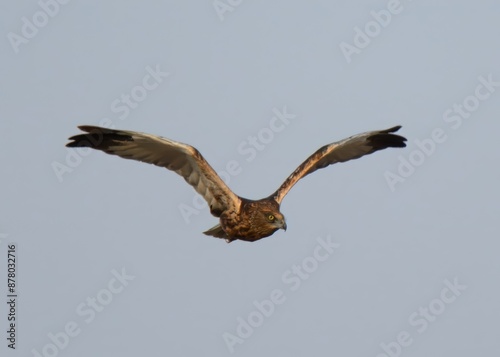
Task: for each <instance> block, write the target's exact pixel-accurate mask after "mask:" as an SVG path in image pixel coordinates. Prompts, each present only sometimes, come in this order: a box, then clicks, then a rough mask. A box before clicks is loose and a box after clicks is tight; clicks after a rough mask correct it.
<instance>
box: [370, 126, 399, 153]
mask: <svg viewBox="0 0 500 357" xmlns="http://www.w3.org/2000/svg"><path fill="white" fill-rule="evenodd" d="M399 129H401V125H397V126H395V127H392V128H389V129H386V130H381V131H379V132H377V133H376V134H374V135H372V136H370V137H369V138H368V141H369V142H370V144H371V145H372V146H373V148H374V149H375V150H382V149H386V148H389V147H391V148H404V147H406V143H405V141H406V138H405V137H404V136H401V135H396V134H391V133H394V132H396V131H398V130H399Z"/></svg>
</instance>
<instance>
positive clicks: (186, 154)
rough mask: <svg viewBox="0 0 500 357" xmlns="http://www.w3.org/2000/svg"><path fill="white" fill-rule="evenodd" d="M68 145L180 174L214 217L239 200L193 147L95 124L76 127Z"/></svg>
mask: <svg viewBox="0 0 500 357" xmlns="http://www.w3.org/2000/svg"><path fill="white" fill-rule="evenodd" d="M79 128H80V129H81V130H82V131H85V132H86V133H87V134H80V135H75V136H72V137H71V138H69V140H72V141H71V142H69V143H68V144H66V146H68V147H90V148H92V149H97V150H101V151H104V152H105V153H108V154H112V155H118V156H120V157H123V158H125V159H132V160H138V161H142V162H147V163H149V164H154V165H157V166H161V167H165V168H167V169H169V170H172V171H175V172H176V173H178V174H179V175H181V176H182V177H183V178H184V180H186V182H187V183H189V184H190V185H191V186H193V187H194V189H195V190H196V192H198V193H199V194H200V195H202V196H203V198H204V199H205V200H206V201H207V203H208V205H209V207H210V211H211V212H212V214H213V215H214V216H216V217H219V216H220V214H221V213H222V212H223V211H225V210H227V209H234V210H235V211H238V210H239V207H240V204H241V200H240V198H239V197H238V196H237V195H235V194H234V193H233V192H232V191H231V190H230V189H229V187H227V185H226V184H225V183H224V181H222V179H221V178H220V177H219V176H218V175H217V173H216V172H215V171H214V169H213V168H212V167H211V166H210V165H209V164H208V162H207V161H206V160H205V159H204V158H203V156H202V155H201V154H200V152H199V151H198V150H197V149H195V148H194V147H192V146H190V145H186V144H182V143H179V142H176V141H173V140H169V139H167V138H162V137H161V136H155V135H150V134H144V133H138V132H134V131H125V130H113V129H106V128H101V127H97V126H88V125H84V126H79Z"/></svg>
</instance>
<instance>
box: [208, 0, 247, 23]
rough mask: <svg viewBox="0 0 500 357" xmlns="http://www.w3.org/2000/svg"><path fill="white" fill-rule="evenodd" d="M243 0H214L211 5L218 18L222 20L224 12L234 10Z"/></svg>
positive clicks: (224, 15)
mask: <svg viewBox="0 0 500 357" xmlns="http://www.w3.org/2000/svg"><path fill="white" fill-rule="evenodd" d="M242 2H243V0H214V2H213V3H212V6H213V7H214V10H215V12H216V13H217V16H218V17H219V20H221V21H224V19H225V18H226V13H232V12H234V10H236V9H237V8H238V7H239V6H240V5H241V3H242Z"/></svg>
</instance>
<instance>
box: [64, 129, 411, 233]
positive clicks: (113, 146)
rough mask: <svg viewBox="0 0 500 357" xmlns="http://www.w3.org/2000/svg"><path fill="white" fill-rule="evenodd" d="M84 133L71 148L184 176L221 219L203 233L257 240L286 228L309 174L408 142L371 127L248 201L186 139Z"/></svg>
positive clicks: (316, 155) (322, 152)
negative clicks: (293, 194) (286, 206)
mask: <svg viewBox="0 0 500 357" xmlns="http://www.w3.org/2000/svg"><path fill="white" fill-rule="evenodd" d="M78 128H79V129H81V130H82V131H84V132H85V134H79V135H75V136H72V137H71V138H69V140H71V141H70V142H69V143H68V144H66V146H68V147H89V148H92V149H96V150H101V151H104V152H105V153H107V154H111V155H118V156H120V157H122V158H125V159H132V160H138V161H142V162H146V163H149V164H154V165H157V166H160V167H164V168H166V169H169V170H172V171H174V172H176V173H177V174H179V175H181V176H182V177H183V178H184V180H186V182H187V183H188V184H190V185H191V186H193V187H194V189H195V190H196V192H198V193H199V194H200V195H201V196H203V198H204V199H205V200H206V201H207V203H208V206H209V207H210V213H212V215H214V216H215V217H218V218H219V224H217V225H215V226H214V227H212V228H210V229H209V230H207V231H205V232H203V233H205V234H206V235H209V236H212V237H217V238H223V239H225V240H226V241H227V242H228V243H229V242H232V241H233V240H243V241H249V242H254V241H256V240H259V239H261V238H265V237H268V236H270V235H272V234H273V233H274V232H276V231H277V230H279V229H283V230H286V228H287V227H286V221H285V217H284V216H283V214H282V213H281V212H280V205H281V201H282V200H283V198H284V197H285V195H286V194H287V193H288V191H290V189H291V188H292V187H293V186H294V185H295V184H296V183H297V181H299V180H300V179H301V178H303V177H304V176H306V175H309V174H310V173H313V172H314V171H316V170H318V169H322V168H324V167H327V166H329V165H332V164H335V163H337V162H345V161H349V160H353V159H357V158H359V157H361V156H364V155H368V154H371V153H373V152H375V151H378V150H383V149H386V148H389V147H396V148H402V147H405V146H406V144H405V141H406V138H404V137H402V136H399V135H396V134H393V133H395V132H397V131H398V130H399V129H400V128H401V126H395V127H393V128H390V129H386V130H378V131H369V132H366V133H362V134H358V135H354V136H351V137H349V138H347V139H344V140H341V141H337V142H334V143H331V144H328V145H325V146H322V147H321V148H319V149H318V150H317V151H316V152H314V153H313V154H312V155H311V156H309V157H308V158H307V159H306V160H305V161H304V162H303V163H302V164H301V165H299V167H297V169H296V170H295V171H294V172H292V173H291V174H290V176H288V178H287V179H286V180H285V182H283V184H282V185H281V186H280V187H279V188H278V189H277V190H276V191H275V192H274V193H273V194H271V195H270V196H268V197H266V198H262V199H260V200H250V199H246V198H243V197H240V196H238V195H236V194H235V193H234V192H233V191H231V190H230V189H229V187H228V186H227V185H226V184H225V183H224V181H222V179H221V178H220V177H219V175H217V173H216V172H215V170H214V169H213V168H212V167H211V166H210V165H209V164H208V162H207V161H206V160H205V158H204V157H203V156H202V155H201V154H200V152H199V151H198V150H197V149H196V148H194V147H192V146H190V145H187V144H183V143H180V142H177V141H173V140H170V139H167V138H163V137H161V136H156V135H151V134H145V133H139V132H135V131H125V130H113V129H107V128H101V127H97V126H89V125H83V126H79V127H78Z"/></svg>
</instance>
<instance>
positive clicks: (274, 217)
mask: <svg viewBox="0 0 500 357" xmlns="http://www.w3.org/2000/svg"><path fill="white" fill-rule="evenodd" d="M261 215H262V218H261V220H262V221H264V222H265V223H263V225H264V226H268V227H269V228H270V229H273V231H275V230H277V229H283V230H285V231H286V221H285V216H283V215H282V214H281V212H279V211H270V210H265V211H262V212H261Z"/></svg>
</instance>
